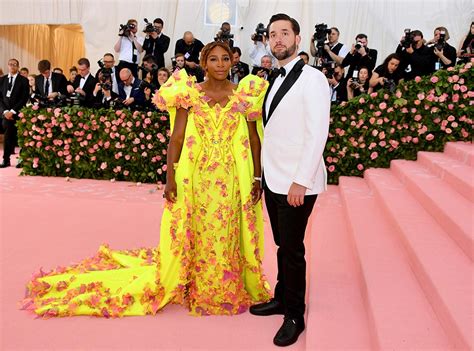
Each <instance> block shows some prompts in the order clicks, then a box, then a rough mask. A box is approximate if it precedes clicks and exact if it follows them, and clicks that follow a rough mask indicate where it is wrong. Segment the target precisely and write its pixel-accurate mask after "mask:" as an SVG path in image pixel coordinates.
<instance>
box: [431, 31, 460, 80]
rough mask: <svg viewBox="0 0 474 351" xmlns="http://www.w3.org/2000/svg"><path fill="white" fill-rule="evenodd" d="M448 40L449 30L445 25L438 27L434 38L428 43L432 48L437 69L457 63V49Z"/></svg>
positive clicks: (435, 68)
mask: <svg viewBox="0 0 474 351" xmlns="http://www.w3.org/2000/svg"><path fill="white" fill-rule="evenodd" d="M448 40H449V33H448V30H447V29H446V28H445V27H437V28H435V30H434V37H433V39H431V40H430V41H428V43H426V45H428V47H429V48H430V49H431V50H432V55H433V61H434V70H435V71H437V70H439V69H441V68H443V69H445V68H448V67H454V66H455V65H456V49H455V48H454V47H452V46H451V45H449V44H448Z"/></svg>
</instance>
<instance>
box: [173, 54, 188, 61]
mask: <svg viewBox="0 0 474 351" xmlns="http://www.w3.org/2000/svg"><path fill="white" fill-rule="evenodd" d="M178 57H184V60H186V56H184V54H182V53H180V52H178V53H176V55H174V58H178Z"/></svg>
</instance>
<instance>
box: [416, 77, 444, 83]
mask: <svg viewBox="0 0 474 351" xmlns="http://www.w3.org/2000/svg"><path fill="white" fill-rule="evenodd" d="M420 80H421V79H420ZM438 80H439V79H438V77H431V79H430V81H431V83H438Z"/></svg>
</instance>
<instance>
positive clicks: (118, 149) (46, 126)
mask: <svg viewBox="0 0 474 351" xmlns="http://www.w3.org/2000/svg"><path fill="white" fill-rule="evenodd" d="M17 125H18V138H19V145H20V146H21V148H22V150H21V157H22V159H23V172H22V174H26V175H43V176H69V177H75V178H92V179H116V180H129V181H134V182H155V183H156V182H164V181H165V174H166V149H167V145H168V141H169V116H168V114H167V113H158V112H153V113H152V112H138V111H135V112H131V111H128V110H118V111H114V110H110V109H99V110H96V109H87V108H81V107H77V106H71V107H63V108H55V109H51V108H47V109H38V107H37V106H33V107H31V108H26V109H23V110H22V112H21V114H20V121H19V122H18V123H17Z"/></svg>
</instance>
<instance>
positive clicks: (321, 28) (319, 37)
mask: <svg viewBox="0 0 474 351" xmlns="http://www.w3.org/2000/svg"><path fill="white" fill-rule="evenodd" d="M330 33H331V29H328V25H327V24H325V23H320V24H317V25H315V26H314V34H313V41H315V42H316V49H317V50H318V52H317V54H316V56H317V57H322V56H323V53H324V44H325V43H326V41H327V40H328V34H330Z"/></svg>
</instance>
